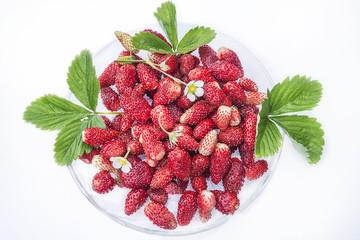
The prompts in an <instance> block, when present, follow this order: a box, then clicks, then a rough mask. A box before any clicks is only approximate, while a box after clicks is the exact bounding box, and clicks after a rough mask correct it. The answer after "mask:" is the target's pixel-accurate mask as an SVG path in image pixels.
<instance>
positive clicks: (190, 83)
mask: <svg viewBox="0 0 360 240" xmlns="http://www.w3.org/2000/svg"><path fill="white" fill-rule="evenodd" d="M194 83H195V80H192V81H190V82H189V83H188V84H186V86H191V85H193V84H194Z"/></svg>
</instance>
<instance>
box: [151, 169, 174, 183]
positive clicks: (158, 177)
mask: <svg viewBox="0 0 360 240" xmlns="http://www.w3.org/2000/svg"><path fill="white" fill-rule="evenodd" d="M172 178H173V174H172V171H171V168H170V167H168V166H164V167H161V168H159V169H158V170H157V171H156V172H155V174H154V176H153V179H152V180H151V183H150V187H152V188H159V187H163V186H165V185H166V184H167V183H168V182H170V181H171V179H172Z"/></svg>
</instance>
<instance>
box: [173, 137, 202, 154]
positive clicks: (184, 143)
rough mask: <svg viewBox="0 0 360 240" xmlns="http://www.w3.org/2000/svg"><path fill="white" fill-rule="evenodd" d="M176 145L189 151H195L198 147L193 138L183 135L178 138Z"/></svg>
mask: <svg viewBox="0 0 360 240" xmlns="http://www.w3.org/2000/svg"><path fill="white" fill-rule="evenodd" d="M176 144H177V146H178V147H179V148H182V149H185V150H190V151H196V150H197V149H198V147H199V143H198V142H197V141H196V140H195V138H193V137H192V136H190V135H189V134H184V133H182V134H181V135H180V137H178V139H177V142H176Z"/></svg>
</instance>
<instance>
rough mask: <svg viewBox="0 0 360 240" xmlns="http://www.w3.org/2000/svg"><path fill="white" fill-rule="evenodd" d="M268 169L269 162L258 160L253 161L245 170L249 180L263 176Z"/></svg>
mask: <svg viewBox="0 0 360 240" xmlns="http://www.w3.org/2000/svg"><path fill="white" fill-rule="evenodd" d="M267 170H268V163H267V162H266V161H265V160H258V161H256V162H253V163H251V164H250V165H249V166H248V167H247V168H246V170H245V174H246V178H247V179H248V180H255V179H258V178H259V177H261V176H262V175H263V174H264V173H265V172H266V171H267Z"/></svg>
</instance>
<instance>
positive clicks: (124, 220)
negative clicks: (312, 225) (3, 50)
mask: <svg viewBox="0 0 360 240" xmlns="http://www.w3.org/2000/svg"><path fill="white" fill-rule="evenodd" d="M192 27H194V26H193V25H189V24H178V32H179V39H181V37H182V36H183V35H184V34H185V33H186V32H187V31H188V30H189V29H191V28H192ZM146 28H151V29H153V30H156V31H158V32H162V30H161V29H160V27H159V26H156V25H151V26H145V27H143V28H141V29H136V30H134V31H128V33H130V34H131V35H134V34H135V33H137V32H139V31H141V30H143V29H146ZM209 45H210V46H211V47H212V48H213V49H214V50H217V49H218V48H219V47H221V46H225V47H227V48H229V49H232V50H233V51H235V52H236V53H237V54H238V56H239V58H240V60H241V63H242V66H243V68H244V72H245V76H246V77H249V78H250V79H252V80H253V81H255V82H256V83H257V84H258V87H259V91H261V92H266V90H267V89H268V88H269V89H271V88H272V87H273V86H274V83H273V81H272V80H271V78H270V76H269V74H268V72H267V71H266V69H265V68H264V66H263V65H262V64H261V63H260V62H259V60H258V59H257V58H256V57H255V56H254V55H253V54H252V53H251V52H250V51H249V50H247V49H246V48H245V47H244V46H243V45H242V44H240V43H239V42H237V41H235V40H234V39H232V38H230V37H229V36H227V35H225V34H223V33H220V32H217V35H216V38H215V39H214V40H213V41H212V42H211V43H210V44H209ZM121 51H123V47H122V46H121V44H120V43H119V41H118V40H117V39H116V38H114V39H113V40H112V41H111V42H110V43H109V44H107V45H106V46H105V47H103V48H102V49H100V51H98V52H97V53H95V54H94V55H93V63H94V66H95V68H96V73H97V75H98V76H99V75H100V74H101V73H102V72H103V70H104V69H105V68H106V67H107V66H108V65H109V63H110V62H112V61H113V60H114V59H116V58H117V57H118V56H119V53H120V52H121ZM146 54H147V52H145V51H141V52H140V54H139V55H140V56H142V57H143V58H147V56H146ZM194 54H197V51H196V52H195V53H194ZM69 99H70V100H71V101H74V102H76V101H77V100H76V99H75V97H74V96H73V95H70V96H69ZM97 111H107V110H106V109H105V107H104V106H103V105H102V103H101V99H99V106H98V109H97ZM280 152H281V150H280V151H279V153H278V154H276V155H274V156H272V157H269V158H268V159H266V160H267V162H268V165H269V170H268V171H267V172H266V173H265V174H264V175H263V176H262V177H261V178H259V179H257V180H253V181H248V180H245V183H244V186H243V188H242V190H241V191H240V193H239V195H238V197H239V199H240V207H239V209H238V210H237V211H236V212H235V215H237V214H241V213H242V212H243V211H244V210H245V209H246V208H247V207H248V206H249V205H251V204H252V203H253V202H254V200H255V199H256V198H257V197H258V196H259V195H260V193H261V192H262V191H263V189H264V188H265V186H266V184H267V183H268V182H269V180H270V178H271V176H272V174H273V172H274V170H275V167H276V164H277V162H278V160H279V156H280ZM232 156H234V157H236V156H237V157H239V158H240V156H239V154H238V152H236V153H235V154H233V155H232ZM69 170H70V173H71V175H72V176H73V178H74V180H75V182H76V184H77V185H78V187H79V188H80V190H81V191H82V193H83V194H84V195H85V197H86V198H87V199H88V200H89V201H90V202H91V203H92V204H93V205H94V206H95V207H96V208H97V209H99V210H100V211H101V212H102V213H104V214H105V215H106V216H108V217H110V218H111V219H113V220H114V221H116V222H118V223H120V224H122V225H124V226H126V227H129V228H132V229H135V230H138V231H141V232H145V233H149V234H157V235H189V234H193V233H199V232H203V231H207V230H209V229H213V228H215V227H218V226H220V225H221V224H224V223H225V222H226V221H228V220H230V219H231V217H232V216H231V215H230V216H226V215H222V214H221V213H220V212H219V211H217V210H216V209H214V210H213V211H212V217H211V219H210V220H209V221H208V222H206V223H202V222H201V221H200V220H199V214H198V213H196V215H195V216H194V218H193V220H192V221H191V223H190V225H189V226H185V227H181V226H178V227H177V228H176V229H175V230H164V229H161V228H159V227H157V226H156V225H153V224H152V222H150V220H148V218H147V217H146V216H145V215H144V206H145V205H146V204H145V205H144V206H143V207H142V208H141V209H139V210H138V211H137V212H135V213H134V214H133V215H131V216H127V215H126V214H125V213H124V205H125V199H126V195H127V193H128V192H129V191H130V190H129V189H126V188H119V187H115V188H114V190H113V191H111V192H110V193H108V194H98V193H96V192H94V191H93V190H92V188H91V183H92V178H93V176H94V175H95V174H96V173H97V172H98V170H97V169H96V168H95V167H93V166H92V165H91V164H90V165H88V164H85V163H84V162H82V161H79V160H77V161H74V162H73V163H72V164H71V165H70V166H69ZM188 189H192V188H191V184H190V183H189V185H188ZM212 189H221V190H223V187H222V183H221V182H220V183H219V184H218V185H214V184H213V183H212V182H211V181H208V190H212ZM179 198H180V195H169V200H168V202H167V204H166V206H167V208H168V209H169V210H170V211H171V212H172V213H173V214H174V215H175V216H176V213H177V203H178V200H179ZM149 201H150V200H149V199H148V200H147V202H149Z"/></svg>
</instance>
